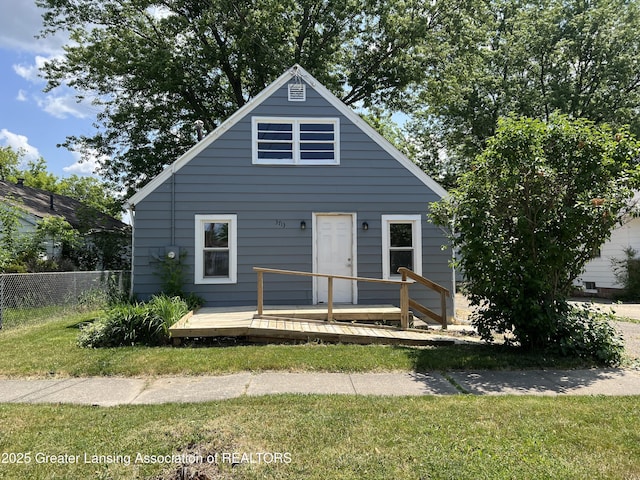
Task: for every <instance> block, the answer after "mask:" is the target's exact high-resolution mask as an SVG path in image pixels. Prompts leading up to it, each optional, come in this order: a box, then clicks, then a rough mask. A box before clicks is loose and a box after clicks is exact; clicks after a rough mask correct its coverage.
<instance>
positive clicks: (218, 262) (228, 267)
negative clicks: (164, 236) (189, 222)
mask: <svg viewBox="0 0 640 480" xmlns="http://www.w3.org/2000/svg"><path fill="white" fill-rule="evenodd" d="M195 235H196V242H195V283H196V284H203V283H236V281H237V269H238V266H237V263H238V262H237V258H238V255H237V249H238V246H237V215H231V214H230V215H196V224H195Z"/></svg>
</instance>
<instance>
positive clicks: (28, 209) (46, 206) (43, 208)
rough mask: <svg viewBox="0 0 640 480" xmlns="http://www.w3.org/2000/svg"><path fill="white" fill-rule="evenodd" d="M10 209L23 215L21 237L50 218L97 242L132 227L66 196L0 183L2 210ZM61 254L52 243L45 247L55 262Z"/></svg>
mask: <svg viewBox="0 0 640 480" xmlns="http://www.w3.org/2000/svg"><path fill="white" fill-rule="evenodd" d="M3 205H10V206H11V207H12V208H16V209H17V211H18V212H19V213H20V218H19V221H20V225H19V233H21V234H29V233H32V232H35V231H36V228H37V226H38V223H39V222H40V221H41V220H42V219H44V218H46V217H52V216H56V217H60V218H63V219H64V220H66V221H67V222H69V224H70V225H71V226H72V227H73V228H74V229H76V230H78V231H79V232H80V233H81V234H83V235H84V236H88V237H90V238H95V237H97V236H99V235H103V234H113V233H117V234H122V233H126V232H128V230H129V228H130V227H129V226H128V225H127V224H125V223H123V222H121V221H120V220H118V219H116V218H113V217H111V216H109V215H106V214H104V213H102V212H98V211H96V210H95V209H93V208H91V207H88V206H86V205H84V204H83V203H82V202H79V201H78V200H75V199H73V198H71V197H67V196H65V195H59V194H56V193H51V192H47V191H45V190H40V189H38V188H32V187H28V186H26V185H24V182H23V181H22V180H21V179H20V180H18V183H12V182H7V181H4V180H0V208H2V206H3ZM59 254H60V246H59V245H57V244H56V242H55V241H53V240H52V239H49V240H48V241H47V242H46V245H45V255H46V257H47V258H53V257H56V256H58V255H59Z"/></svg>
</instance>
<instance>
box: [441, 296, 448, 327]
mask: <svg viewBox="0 0 640 480" xmlns="http://www.w3.org/2000/svg"><path fill="white" fill-rule="evenodd" d="M440 308H441V311H442V329H443V330H446V329H447V294H446V293H444V292H441V293H440Z"/></svg>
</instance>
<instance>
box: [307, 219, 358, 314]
mask: <svg viewBox="0 0 640 480" xmlns="http://www.w3.org/2000/svg"><path fill="white" fill-rule="evenodd" d="M315 219H316V221H315V229H314V242H315V252H316V258H315V262H314V263H315V264H314V268H315V272H316V273H330V274H333V275H346V276H354V272H355V267H354V265H355V258H354V257H355V248H354V232H353V225H354V218H353V215H351V214H317V215H316V216H315ZM314 285H315V295H314V297H315V299H316V301H317V303H327V301H328V299H329V293H328V289H327V279H326V278H321V277H317V278H315V282H314ZM354 289H355V282H353V281H351V280H338V279H335V280H334V281H333V301H334V303H354Z"/></svg>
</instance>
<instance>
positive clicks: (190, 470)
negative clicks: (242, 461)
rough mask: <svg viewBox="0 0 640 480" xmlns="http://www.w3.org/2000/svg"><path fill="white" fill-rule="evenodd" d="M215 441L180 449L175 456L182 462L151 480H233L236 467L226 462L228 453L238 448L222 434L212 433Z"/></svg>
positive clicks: (174, 464)
mask: <svg viewBox="0 0 640 480" xmlns="http://www.w3.org/2000/svg"><path fill="white" fill-rule="evenodd" d="M211 437H212V438H214V439H215V440H213V441H210V442H205V443H199V444H191V445H188V446H187V447H185V448H183V449H178V450H177V451H176V452H175V453H174V454H173V455H174V456H175V458H176V459H179V460H181V461H177V462H172V465H171V467H167V469H165V471H164V472H162V473H161V474H160V475H158V476H154V477H152V478H151V479H150V480H231V479H232V478H234V475H233V470H234V468H235V467H236V465H235V464H234V463H232V462H231V461H226V460H227V459H226V458H225V457H224V455H225V454H226V452H233V451H235V450H236V446H235V445H234V442H233V441H230V440H229V439H228V438H225V436H224V434H222V433H221V432H211Z"/></svg>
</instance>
